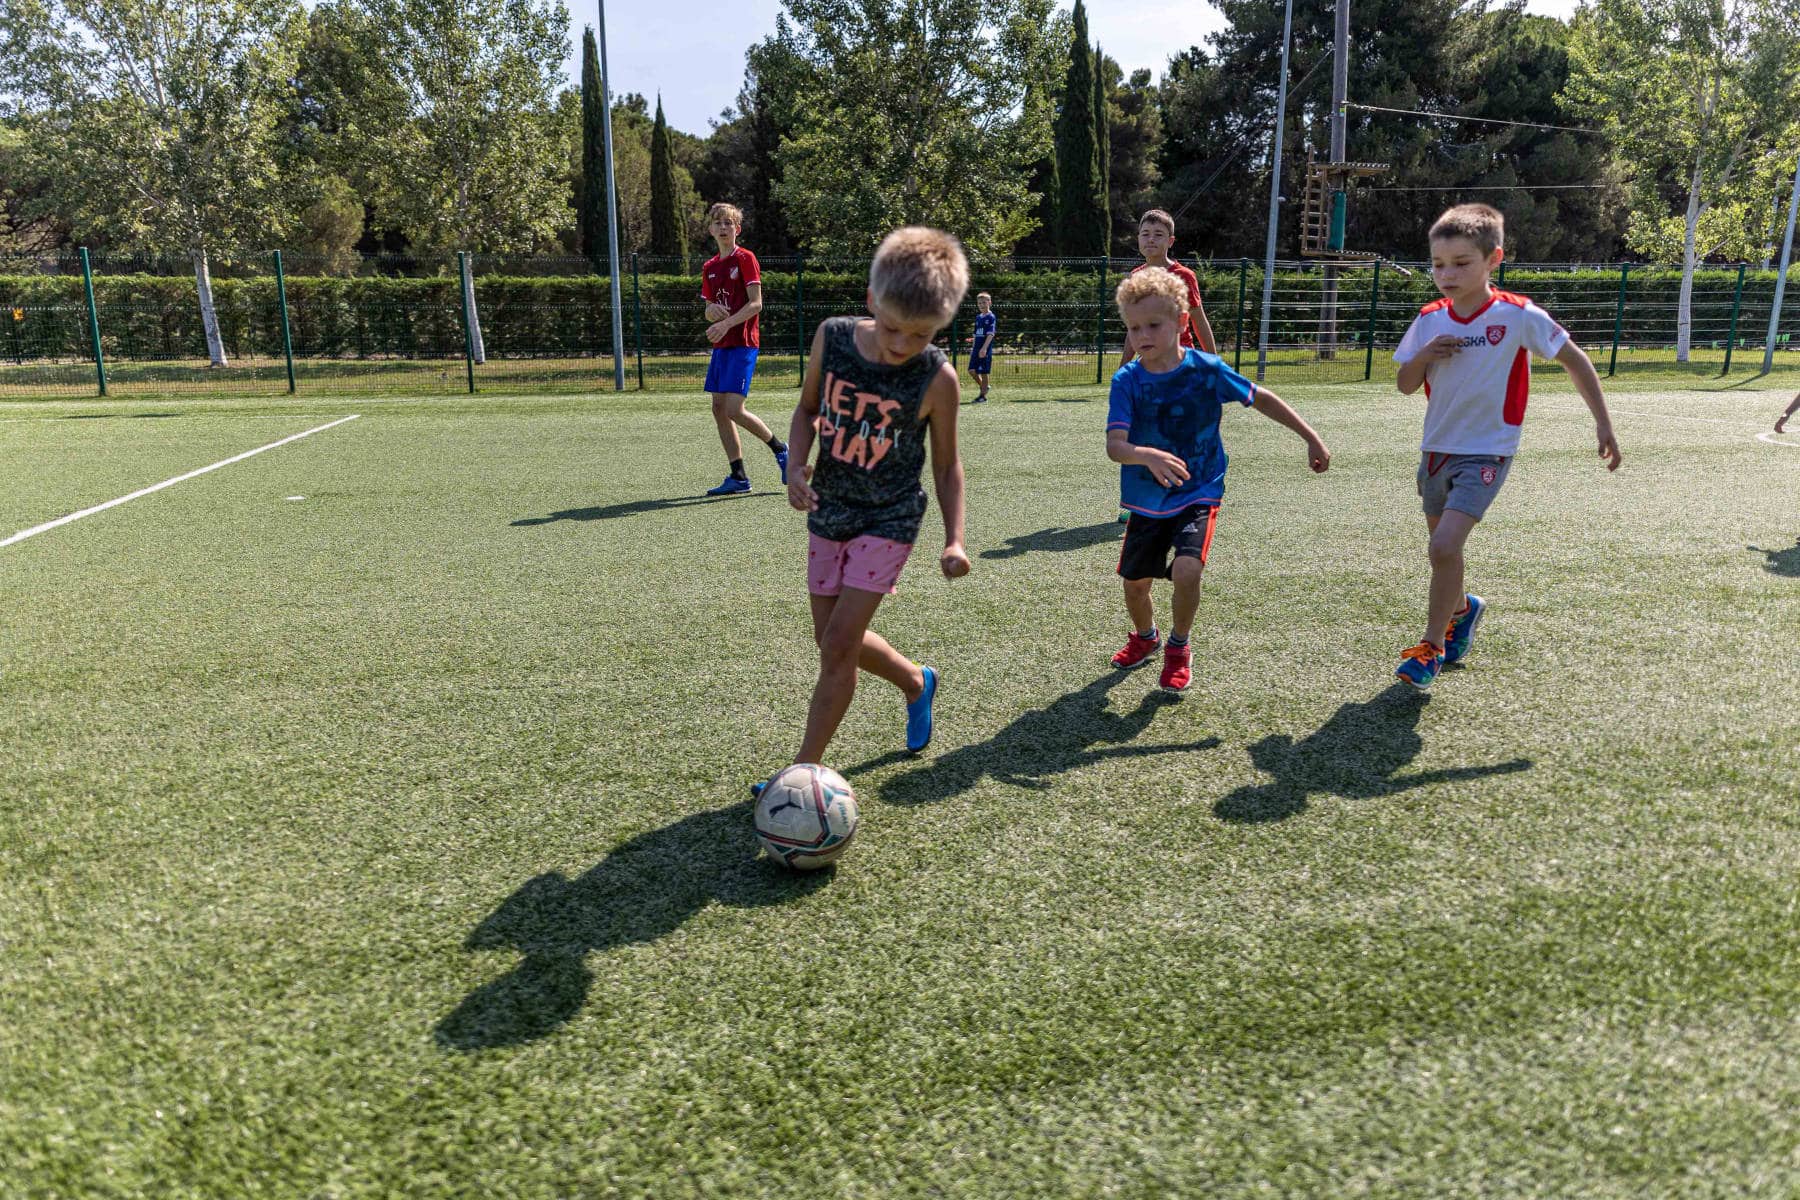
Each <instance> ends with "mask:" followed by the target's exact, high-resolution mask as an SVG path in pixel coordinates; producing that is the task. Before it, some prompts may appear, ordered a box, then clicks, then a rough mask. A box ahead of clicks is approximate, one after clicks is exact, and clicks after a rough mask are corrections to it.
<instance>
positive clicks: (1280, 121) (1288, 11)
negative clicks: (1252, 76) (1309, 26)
mask: <svg viewBox="0 0 1800 1200" xmlns="http://www.w3.org/2000/svg"><path fill="white" fill-rule="evenodd" d="M1293 32H1294V0H1287V4H1286V7H1285V9H1284V11H1283V14H1282V18H1281V86H1280V89H1279V91H1278V92H1277V95H1276V100H1275V147H1274V150H1273V152H1272V156H1271V158H1270V160H1269V236H1268V238H1267V240H1266V241H1265V242H1264V243H1263V294H1262V323H1261V327H1260V328H1259V329H1258V330H1257V333H1256V381H1257V382H1258V383H1261V382H1262V379H1263V374H1264V373H1265V372H1266V371H1267V370H1268V367H1269V309H1270V307H1271V305H1272V303H1273V301H1274V296H1275V231H1276V228H1277V227H1278V226H1279V225H1280V224H1281V135H1282V133H1283V131H1284V130H1285V128H1286V126H1287V83H1288V42H1289V41H1290V40H1291V38H1292V36H1293Z"/></svg>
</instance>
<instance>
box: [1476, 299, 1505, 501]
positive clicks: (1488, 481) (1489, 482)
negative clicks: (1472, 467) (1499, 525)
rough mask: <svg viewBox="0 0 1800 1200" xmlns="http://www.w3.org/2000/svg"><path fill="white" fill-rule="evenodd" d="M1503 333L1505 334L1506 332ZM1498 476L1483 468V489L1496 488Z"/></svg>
mask: <svg viewBox="0 0 1800 1200" xmlns="http://www.w3.org/2000/svg"><path fill="white" fill-rule="evenodd" d="M1502 332H1504V330H1503V331H1502ZM1498 474H1499V472H1498V471H1496V470H1494V468H1492V467H1483V468H1481V486H1482V487H1493V486H1494V478H1495V476H1497V475H1498Z"/></svg>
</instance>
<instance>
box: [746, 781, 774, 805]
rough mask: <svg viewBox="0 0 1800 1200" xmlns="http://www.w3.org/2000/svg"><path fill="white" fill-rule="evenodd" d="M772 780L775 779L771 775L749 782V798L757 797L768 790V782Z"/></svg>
mask: <svg viewBox="0 0 1800 1200" xmlns="http://www.w3.org/2000/svg"><path fill="white" fill-rule="evenodd" d="M774 781H775V777H774V776H773V775H771V776H769V778H767V779H763V780H759V781H758V782H756V783H753V784H751V785H750V798H751V799H752V800H755V799H757V798H758V797H760V796H761V795H762V794H763V793H764V792H765V791H767V790H768V787H769V784H771V783H773V782H774Z"/></svg>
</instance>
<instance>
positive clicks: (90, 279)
mask: <svg viewBox="0 0 1800 1200" xmlns="http://www.w3.org/2000/svg"><path fill="white" fill-rule="evenodd" d="M81 283H82V286H83V287H84V288H86V289H87V306H88V334H89V335H90V336H91V337H92V338H93V339H94V370H95V371H96V372H98V373H99V375H100V394H101V395H102V396H104V395H106V357H105V355H103V354H101V353H100V314H99V313H98V312H97V311H95V309H94V268H93V266H92V265H91V264H90V263H89V262H88V250H87V247H86V246H83V247H82V248H81Z"/></svg>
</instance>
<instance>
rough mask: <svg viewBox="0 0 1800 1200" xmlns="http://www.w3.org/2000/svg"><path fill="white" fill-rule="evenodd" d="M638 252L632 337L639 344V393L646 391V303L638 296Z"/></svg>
mask: <svg viewBox="0 0 1800 1200" xmlns="http://www.w3.org/2000/svg"><path fill="white" fill-rule="evenodd" d="M637 256H638V252H637V251H636V250H633V251H632V252H631V336H632V340H633V341H635V342H637V367H638V391H640V392H641V391H643V390H644V302H643V300H642V299H641V298H640V297H639V295H638V261H637Z"/></svg>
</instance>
